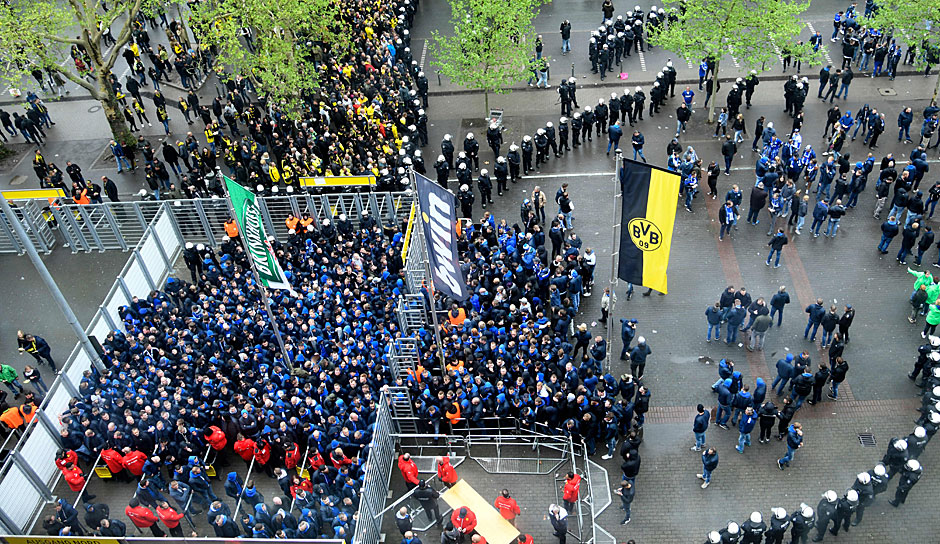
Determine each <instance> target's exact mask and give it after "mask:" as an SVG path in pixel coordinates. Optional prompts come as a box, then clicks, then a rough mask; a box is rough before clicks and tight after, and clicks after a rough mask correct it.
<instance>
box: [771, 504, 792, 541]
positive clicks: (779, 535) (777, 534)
mask: <svg viewBox="0 0 940 544" xmlns="http://www.w3.org/2000/svg"><path fill="white" fill-rule="evenodd" d="M770 512H771V513H772V514H773V515H772V516H771V518H770V527H768V528H767V532H766V533H764V538H765V540H766V544H783V535H785V534H786V532H787V530H788V529H790V526H791V523H792V522H791V520H790V516H788V515H787V511H786V510H784V509H783V508H780V507H779V506H778V507H774V508H771V509H770Z"/></svg>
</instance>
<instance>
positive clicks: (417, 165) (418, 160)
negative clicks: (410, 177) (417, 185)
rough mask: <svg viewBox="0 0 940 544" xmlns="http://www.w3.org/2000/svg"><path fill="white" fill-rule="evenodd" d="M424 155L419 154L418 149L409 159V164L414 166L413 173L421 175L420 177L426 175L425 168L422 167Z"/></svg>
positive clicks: (426, 170)
mask: <svg viewBox="0 0 940 544" xmlns="http://www.w3.org/2000/svg"><path fill="white" fill-rule="evenodd" d="M423 155H424V154H423V153H421V150H420V149H415V154H414V156H413V157H411V162H412V164H413V165H414V166H413V167H414V169H415V172H417V173H419V174H421V175H422V176H423V175H425V174H427V173H428V169H427V167H426V166H425V165H424V156H423Z"/></svg>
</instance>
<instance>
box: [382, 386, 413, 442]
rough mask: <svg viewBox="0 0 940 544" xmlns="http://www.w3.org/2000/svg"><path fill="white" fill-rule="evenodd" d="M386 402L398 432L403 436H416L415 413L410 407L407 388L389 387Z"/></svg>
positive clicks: (409, 394)
mask: <svg viewBox="0 0 940 544" xmlns="http://www.w3.org/2000/svg"><path fill="white" fill-rule="evenodd" d="M388 401H389V406H390V407H391V409H392V417H393V418H395V423H396V424H398V428H399V432H401V433H404V434H417V432H418V425H417V423H416V421H415V413H414V410H413V409H412V407H411V392H410V391H408V388H407V387H389V388H388Z"/></svg>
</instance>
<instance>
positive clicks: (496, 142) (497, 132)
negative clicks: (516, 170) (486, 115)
mask: <svg viewBox="0 0 940 544" xmlns="http://www.w3.org/2000/svg"><path fill="white" fill-rule="evenodd" d="M486 143H488V144H489V145H490V149H492V150H493V158H494V159H495V158H496V157H498V156H499V148H500V146H501V145H503V131H502V129H500V128H499V126H498V125H497V124H496V123H490V127H489V128H488V129H486Z"/></svg>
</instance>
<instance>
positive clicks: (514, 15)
mask: <svg viewBox="0 0 940 544" xmlns="http://www.w3.org/2000/svg"><path fill="white" fill-rule="evenodd" d="M449 2H450V8H451V22H452V24H453V26H454V33H453V35H452V36H445V35H443V34H441V33H440V32H438V31H436V30H435V31H433V32H432V33H431V34H432V37H433V41H432V42H431V47H430V50H431V55H432V57H433V58H434V59H435V60H434V61H433V64H434V65H435V66H437V67H438V68H440V70H441V73H443V74H444V75H445V76H447V77H449V78H450V79H451V80H453V81H454V82H456V83H459V84H460V85H464V86H466V87H469V88H472V89H478V90H481V91H483V94H484V100H485V107H486V109H487V113H489V94H490V93H497V94H500V93H505V92H508V91H509V88H510V87H511V86H512V85H514V84H516V83H518V82H519V81H521V80H523V79H525V78H527V77H529V76H530V75H531V72H532V61H533V58H534V56H535V35H534V32H533V30H532V21H534V20H535V17H536V16H538V14H539V6H541V5H542V4H543V3H544V2H545V0H512V1H508V2H507V1H506V0H449Z"/></svg>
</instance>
